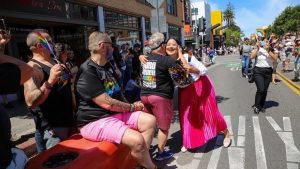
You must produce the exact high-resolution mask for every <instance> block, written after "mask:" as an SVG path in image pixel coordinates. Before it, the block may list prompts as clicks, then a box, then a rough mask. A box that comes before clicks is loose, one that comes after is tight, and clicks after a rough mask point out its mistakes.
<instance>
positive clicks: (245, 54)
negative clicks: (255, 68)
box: [241, 38, 252, 79]
mask: <svg viewBox="0 0 300 169" xmlns="http://www.w3.org/2000/svg"><path fill="white" fill-rule="evenodd" d="M241 48H242V49H241V53H242V75H243V77H246V78H247V79H248V73H249V67H250V62H251V59H250V53H251V51H252V46H251V45H250V44H249V39H248V38H244V44H243V45H242V47H241Z"/></svg>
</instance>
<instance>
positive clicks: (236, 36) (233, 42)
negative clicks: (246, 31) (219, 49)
mask: <svg viewBox="0 0 300 169" xmlns="http://www.w3.org/2000/svg"><path fill="white" fill-rule="evenodd" d="M234 19H235V14H234V7H233V5H232V4H231V3H230V2H229V3H228V4H227V8H226V9H225V11H224V12H223V20H224V21H225V22H226V25H227V26H228V27H227V29H226V30H225V34H226V39H225V43H226V45H227V46H237V45H238V43H239V40H240V36H241V33H242V31H241V28H240V27H239V26H237V25H236V23H235V21H234Z"/></svg>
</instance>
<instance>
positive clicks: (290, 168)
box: [287, 163, 299, 169]
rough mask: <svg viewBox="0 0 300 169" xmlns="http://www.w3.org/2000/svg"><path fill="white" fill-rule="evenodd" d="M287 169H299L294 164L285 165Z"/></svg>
mask: <svg viewBox="0 0 300 169" xmlns="http://www.w3.org/2000/svg"><path fill="white" fill-rule="evenodd" d="M287 169H299V168H298V164H296V163H287Z"/></svg>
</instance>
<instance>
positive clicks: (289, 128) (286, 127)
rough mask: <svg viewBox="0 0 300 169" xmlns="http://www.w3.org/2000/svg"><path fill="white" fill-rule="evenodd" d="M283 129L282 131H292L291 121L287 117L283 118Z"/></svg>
mask: <svg viewBox="0 0 300 169" xmlns="http://www.w3.org/2000/svg"><path fill="white" fill-rule="evenodd" d="M283 129H284V131H292V125H291V120H290V118H289V117H283Z"/></svg>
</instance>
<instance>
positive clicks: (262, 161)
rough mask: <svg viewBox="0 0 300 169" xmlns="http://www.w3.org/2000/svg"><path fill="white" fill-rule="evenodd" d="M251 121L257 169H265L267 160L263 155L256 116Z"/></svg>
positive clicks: (262, 144) (263, 150)
mask: <svg viewBox="0 0 300 169" xmlns="http://www.w3.org/2000/svg"><path fill="white" fill-rule="evenodd" d="M252 120H253V127H254V128H253V129H254V141H255V154H256V162H257V168H259V169H267V168H268V167H267V160H266V155H265V148H264V142H263V138H262V134H261V130H260V125H259V120H258V117H257V116H254V117H252Z"/></svg>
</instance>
